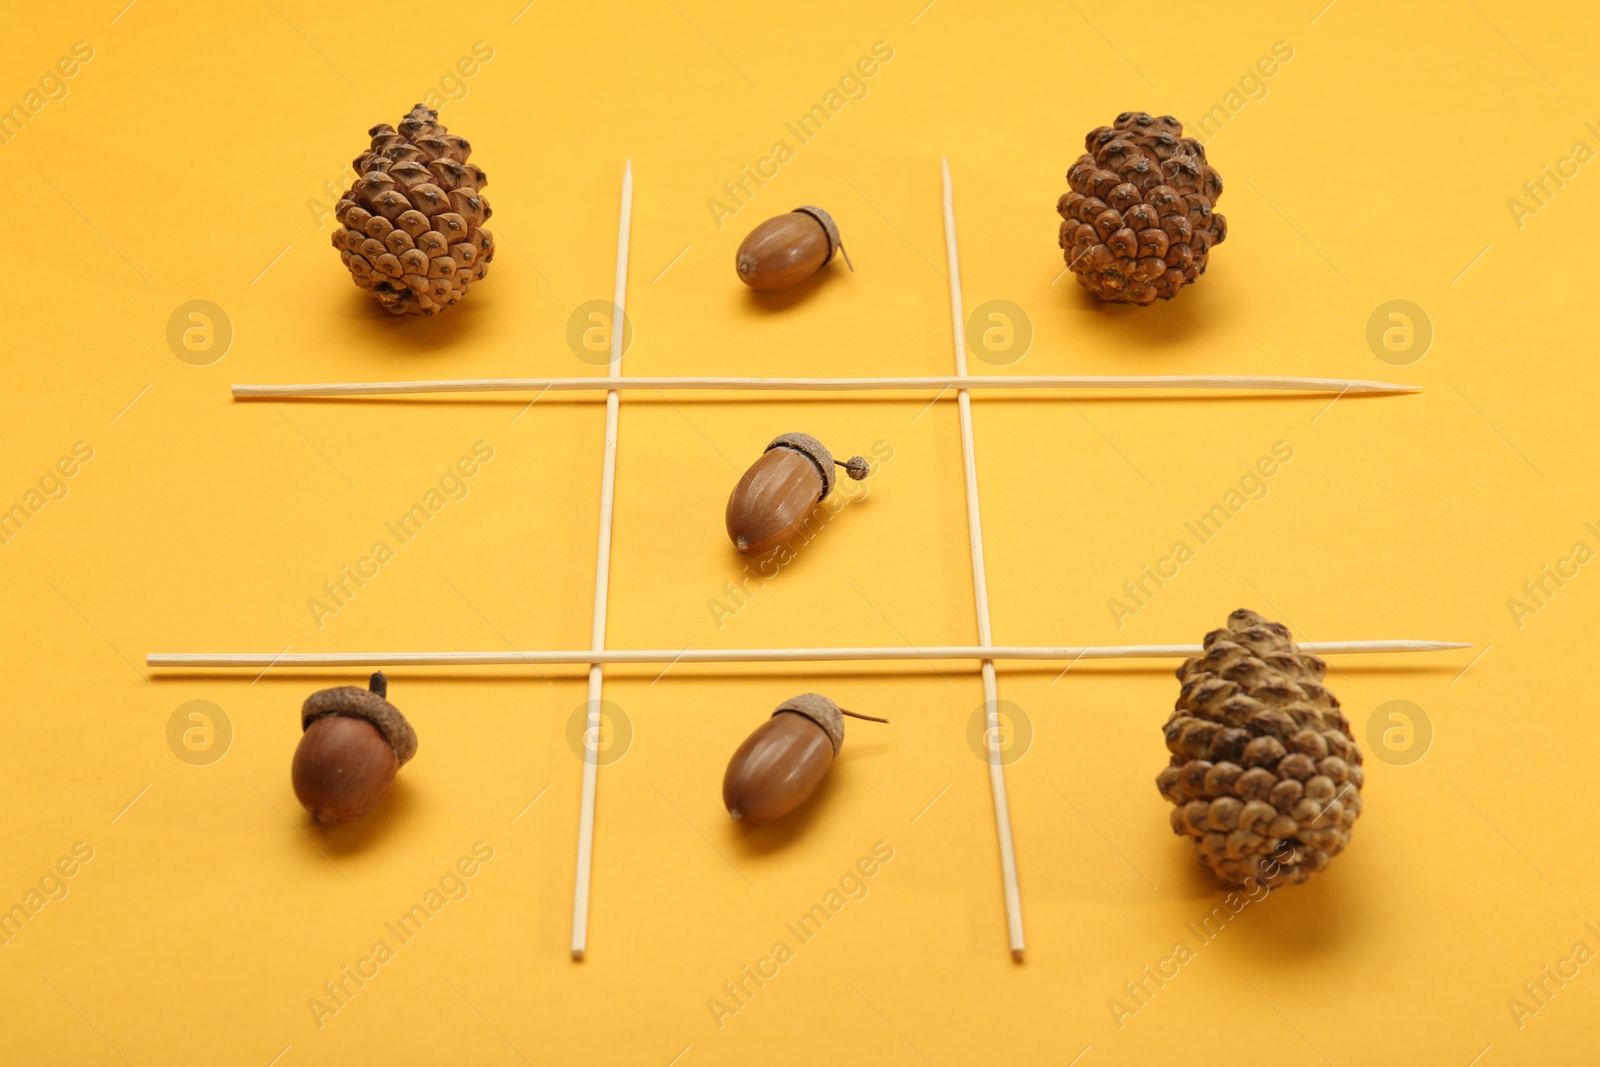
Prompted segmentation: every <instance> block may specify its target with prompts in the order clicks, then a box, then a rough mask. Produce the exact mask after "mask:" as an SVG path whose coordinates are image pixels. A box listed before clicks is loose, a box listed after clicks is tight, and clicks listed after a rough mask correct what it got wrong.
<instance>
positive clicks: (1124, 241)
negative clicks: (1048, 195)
mask: <svg viewBox="0 0 1600 1067" xmlns="http://www.w3.org/2000/svg"><path fill="white" fill-rule="evenodd" d="M1084 147H1085V148H1087V149H1088V151H1087V152H1085V153H1084V154H1083V155H1082V156H1079V157H1078V161H1077V162H1076V163H1074V164H1073V165H1072V169H1071V170H1069V171H1068V172H1067V181H1068V182H1069V183H1071V185H1072V191H1071V192H1070V193H1067V194H1065V195H1064V196H1062V197H1061V199H1060V200H1058V201H1056V211H1058V212H1059V213H1060V214H1061V218H1062V219H1063V220H1064V221H1063V222H1062V223H1061V237H1060V243H1061V247H1062V248H1063V249H1065V250H1066V260H1067V266H1069V267H1071V268H1072V271H1073V273H1075V274H1077V276H1078V284H1079V285H1082V286H1083V287H1084V288H1086V289H1088V290H1089V291H1090V292H1092V293H1094V295H1095V296H1098V297H1099V298H1100V299H1101V300H1113V301H1119V302H1122V303H1127V304H1149V303H1151V302H1152V301H1154V300H1155V298H1156V297H1158V296H1159V297H1160V298H1161V299H1163V300H1171V299H1172V298H1173V297H1174V296H1176V295H1177V293H1178V290H1179V289H1181V288H1183V287H1184V286H1185V285H1188V284H1189V283H1190V282H1192V281H1194V280H1195V278H1196V277H1198V276H1199V275H1201V274H1204V273H1205V272H1206V257H1207V256H1208V255H1209V253H1210V251H1211V246H1212V245H1215V244H1221V243H1222V242H1223V241H1224V240H1226V239H1227V236H1228V220H1227V219H1225V218H1223V217H1222V216H1221V215H1218V214H1215V213H1214V212H1213V211H1212V210H1211V208H1212V206H1213V205H1215V204H1216V202H1217V198H1218V197H1220V196H1221V195H1222V178H1221V177H1220V176H1219V175H1218V174H1217V172H1216V169H1215V168H1214V167H1212V166H1211V164H1209V163H1207V162H1206V150H1205V146H1204V145H1202V144H1201V143H1200V142H1199V141H1197V140H1195V139H1194V138H1193V137H1184V136H1183V123H1181V122H1179V121H1178V120H1177V119H1175V118H1173V117H1172V116H1171V115H1163V116H1161V117H1160V118H1155V117H1153V116H1151V115H1150V114H1148V113H1147V112H1144V111H1124V112H1123V113H1122V114H1120V115H1118V116H1117V123H1116V125H1115V126H1101V127H1099V128H1098V129H1095V130H1091V131H1089V136H1088V137H1086V138H1084Z"/></svg>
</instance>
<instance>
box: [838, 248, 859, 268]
mask: <svg viewBox="0 0 1600 1067" xmlns="http://www.w3.org/2000/svg"><path fill="white" fill-rule="evenodd" d="M839 253H840V254H841V255H843V256H844V265H845V266H847V267H849V268H850V273H851V274H854V273H855V272H856V265H855V264H854V263H852V262H850V251H849V250H848V249H847V248H845V246H844V242H842V241H841V242H840V243H839Z"/></svg>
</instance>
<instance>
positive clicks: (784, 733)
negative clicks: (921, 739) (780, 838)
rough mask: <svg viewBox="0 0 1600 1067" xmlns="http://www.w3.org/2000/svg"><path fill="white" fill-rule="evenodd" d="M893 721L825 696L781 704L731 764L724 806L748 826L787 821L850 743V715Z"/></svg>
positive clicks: (724, 779) (810, 695)
mask: <svg viewBox="0 0 1600 1067" xmlns="http://www.w3.org/2000/svg"><path fill="white" fill-rule="evenodd" d="M846 715H849V716H850V717H851V718H855V719H867V720H869V721H871V722H888V721H889V720H888V719H879V718H877V717H875V716H872V715H861V714H858V713H856V712H854V711H846V710H845V709H843V708H841V707H840V706H839V705H837V704H835V703H834V702H833V701H831V700H829V699H828V698H827V697H825V696H820V695H818V694H816V693H802V694H801V695H800V696H797V697H790V698H789V699H788V700H785V701H784V702H783V703H782V704H779V705H778V708H777V710H776V711H774V712H773V713H772V718H770V719H768V720H767V721H766V722H764V723H762V724H761V725H760V726H758V727H756V731H755V733H753V734H751V735H750V736H749V737H747V738H745V739H744V744H742V745H740V746H739V750H738V751H737V752H735V753H734V754H733V759H731V760H729V761H728V771H727V773H726V774H724V775H723V776H722V803H723V804H724V805H725V806H726V807H727V809H728V814H729V815H731V816H733V817H734V818H735V819H738V820H739V821H740V822H742V823H744V824H745V825H746V826H759V825H761V824H762V823H765V822H771V821H772V820H773V819H781V818H783V817H784V816H785V815H787V814H789V813H790V812H791V811H793V810H794V809H796V808H798V807H799V806H800V805H801V804H804V803H805V802H806V800H808V799H809V798H810V796H811V794H812V793H813V792H815V791H816V788H817V785H818V783H820V782H821V781H822V777H823V775H825V774H827V773H828V768H829V767H831V766H833V761H834V760H835V759H837V758H838V755H839V748H840V747H841V746H842V745H843V744H844V718H843V717H844V716H846Z"/></svg>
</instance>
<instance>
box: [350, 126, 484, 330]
mask: <svg viewBox="0 0 1600 1067" xmlns="http://www.w3.org/2000/svg"><path fill="white" fill-rule="evenodd" d="M367 132H368V133H370V134H371V135H372V147H371V148H370V149H368V150H367V151H365V152H363V153H361V154H360V155H359V156H357V157H356V158H355V161H354V162H353V164H352V166H354V167H355V171H356V173H357V174H358V175H360V177H359V178H357V179H356V183H355V184H354V185H352V186H351V187H350V189H349V191H348V192H346V193H345V194H344V197H343V198H342V199H341V200H340V201H339V203H338V206H337V207H336V208H335V209H334V213H335V215H336V217H337V218H338V220H339V222H340V224H341V225H340V227H339V229H338V230H337V231H336V232H335V233H334V235H333V247H335V248H337V249H338V250H339V258H340V259H342V260H343V261H344V265H345V266H346V267H347V268H349V270H350V274H351V276H352V277H353V278H354V279H355V283H356V284H357V285H359V286H360V287H361V288H363V289H365V290H367V291H368V292H369V293H371V294H372V295H373V296H374V297H375V298H376V299H377V301H378V302H379V303H380V304H382V305H383V307H384V309H385V310H386V311H389V312H390V313H392V314H395V315H434V314H437V313H438V312H440V311H443V310H444V309H445V308H447V307H449V306H450V305H452V304H454V303H455V302H456V301H458V300H460V299H461V298H462V297H463V296H465V295H466V292H467V289H468V288H469V287H470V286H471V285H472V283H473V282H475V281H478V280H480V279H481V278H482V277H483V276H484V273H485V272H486V271H487V270H488V268H489V261H490V260H492V259H493V258H494V237H493V236H492V235H491V234H490V233H489V231H488V230H485V229H484V228H483V223H484V221H485V220H486V219H488V217H489V215H490V211H489V201H487V200H485V199H484V198H483V197H482V196H481V195H480V192H479V191H480V190H481V189H482V188H483V187H484V185H486V184H487V183H488V181H489V178H488V175H486V174H484V172H483V169H482V168H481V167H479V166H478V165H477V164H475V163H468V162H467V157H468V156H469V155H471V154H472V146H471V145H470V144H468V143H467V140H466V138H464V137H457V136H456V135H454V134H452V133H450V132H449V131H447V130H446V129H445V128H444V127H443V126H442V125H440V124H439V113H438V112H437V111H433V110H431V109H429V108H425V107H423V106H422V105H421V104H418V105H417V106H416V107H414V108H412V109H411V113H410V114H409V115H407V116H406V117H405V119H403V120H402V121H401V123H400V128H399V129H398V130H396V129H395V128H394V127H393V126H390V125H389V124H388V123H381V124H379V125H377V126H374V127H372V129H371V130H369V131H367Z"/></svg>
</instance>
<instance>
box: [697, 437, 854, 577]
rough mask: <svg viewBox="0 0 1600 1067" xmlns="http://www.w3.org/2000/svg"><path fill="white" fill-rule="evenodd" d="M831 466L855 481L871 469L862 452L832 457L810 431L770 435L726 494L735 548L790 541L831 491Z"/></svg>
mask: <svg viewBox="0 0 1600 1067" xmlns="http://www.w3.org/2000/svg"><path fill="white" fill-rule="evenodd" d="M835 466H839V467H843V468H844V470H845V474H846V475H848V476H849V478H850V480H851V481H856V482H859V481H861V479H863V478H865V477H866V476H867V474H868V473H869V472H870V471H871V465H870V464H868V463H867V461H866V459H865V457H862V456H852V457H850V459H849V460H848V461H846V462H841V461H839V460H836V459H834V458H833V453H831V452H829V451H828V449H827V447H826V446H824V445H823V443H822V442H821V441H819V440H817V439H816V438H815V437H812V436H811V435H810V434H808V433H785V434H779V435H778V436H777V437H774V438H773V439H772V443H771V444H769V445H767V449H766V451H765V452H764V453H763V454H762V456H761V458H760V459H758V460H756V461H755V462H754V463H752V464H751V465H750V469H749V470H747V471H745V472H744V477H743V478H740V479H739V484H738V485H736V486H734V487H733V492H732V493H731V494H730V495H729V496H728V508H727V512H726V514H725V515H724V521H725V523H726V525H727V527H728V537H729V538H731V539H732V540H733V545H734V547H735V548H737V549H738V550H739V551H740V552H744V553H755V554H757V555H760V554H761V553H763V552H768V551H770V550H772V549H774V548H777V547H778V546H780V545H784V544H788V543H789V542H790V541H791V540H793V539H794V537H795V535H796V534H797V533H799V532H800V529H801V527H803V526H804V525H805V523H806V521H807V520H808V519H810V518H811V513H812V511H813V510H814V509H815V508H816V506H817V504H818V503H820V502H821V501H822V500H824V499H826V498H827V496H828V494H829V493H831V492H833V483H834V477H835V475H834V470H833V468H834V467H835Z"/></svg>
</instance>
